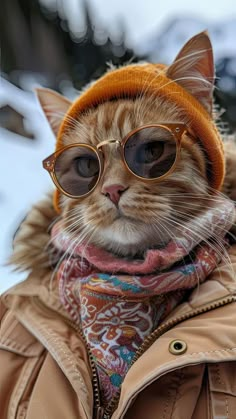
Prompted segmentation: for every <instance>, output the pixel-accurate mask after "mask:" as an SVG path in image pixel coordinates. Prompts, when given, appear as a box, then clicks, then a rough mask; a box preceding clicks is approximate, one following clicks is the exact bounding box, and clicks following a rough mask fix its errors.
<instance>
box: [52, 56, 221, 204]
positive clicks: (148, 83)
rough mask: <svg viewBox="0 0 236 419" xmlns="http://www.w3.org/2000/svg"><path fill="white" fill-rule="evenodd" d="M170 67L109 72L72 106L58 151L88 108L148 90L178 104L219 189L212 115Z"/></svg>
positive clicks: (218, 145) (218, 146)
mask: <svg viewBox="0 0 236 419" xmlns="http://www.w3.org/2000/svg"><path fill="white" fill-rule="evenodd" d="M167 68H168V67H166V66H164V65H162V64H141V65H140V64H132V65H129V66H126V67H122V68H119V69H116V70H113V71H110V72H108V73H106V74H105V75H104V76H102V77H101V78H100V79H98V80H97V81H96V82H95V83H94V84H92V86H90V87H89V88H88V89H87V90H86V91H85V92H84V93H82V94H81V96H80V97H79V98H78V99H76V100H75V101H74V102H73V103H72V105H71V107H70V108H69V110H68V112H67V114H66V117H65V118H64V119H63V121H62V124H61V126H60V130H59V133H58V137H57V143H56V150H59V149H60V148H61V147H62V146H63V142H62V139H63V134H64V133H65V132H66V131H67V130H69V129H70V128H71V127H70V120H71V118H75V119H78V117H79V115H80V114H81V113H83V112H84V111H86V110H87V109H89V108H92V107H96V106H97V105H99V104H101V103H103V102H106V101H109V100H111V99H113V100H114V99H116V98H117V99H118V98H134V97H137V96H138V95H139V94H141V93H142V92H143V91H144V90H145V94H146V95H152V97H153V96H155V95H156V96H157V97H158V98H162V99H164V100H165V101H167V102H169V103H171V104H173V103H174V104H176V105H177V106H178V108H179V109H182V110H183V111H184V112H185V113H186V115H187V116H188V119H189V121H190V123H189V126H190V127H191V130H192V131H193V132H194V134H195V135H196V137H197V138H198V139H199V141H200V143H201V144H202V146H203V149H204V150H205V152H206V155H207V159H208V163H209V164H210V170H209V173H208V176H209V184H210V186H211V187H212V188H214V189H218V190H219V189H220V188H221V185H222V183H223V180H224V172H225V167H224V152H223V144H222V139H221V137H220V135H219V132H218V131H217V128H216V126H215V124H214V121H213V120H212V118H211V115H210V114H208V112H207V111H206V110H205V108H204V107H203V106H202V105H201V104H200V102H198V100H197V99H195V98H194V97H193V96H192V95H191V94H190V93H188V92H187V91H186V90H185V89H184V88H183V87H181V86H180V85H179V84H177V83H176V82H174V81H173V80H171V79H169V78H168V77H167V75H166V70H167ZM68 115H69V116H70V117H71V118H68V117H67V116H68ZM59 198H60V192H59V191H56V192H55V196H54V206H55V208H56V210H57V211H60V209H59Z"/></svg>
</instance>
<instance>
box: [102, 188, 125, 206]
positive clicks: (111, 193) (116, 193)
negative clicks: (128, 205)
mask: <svg viewBox="0 0 236 419" xmlns="http://www.w3.org/2000/svg"><path fill="white" fill-rule="evenodd" d="M126 189H128V188H126V187H125V186H123V185H117V184H114V185H108V186H104V187H103V188H102V194H103V195H106V196H107V197H108V198H109V199H110V200H111V201H112V202H113V203H114V204H115V205H117V204H118V202H119V200H120V197H121V195H122V193H123V192H124V191H126Z"/></svg>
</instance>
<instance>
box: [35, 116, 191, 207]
mask: <svg viewBox="0 0 236 419" xmlns="http://www.w3.org/2000/svg"><path fill="white" fill-rule="evenodd" d="M144 128H163V129H166V130H167V131H169V132H171V134H172V135H173V137H174V139H175V141H176V156H175V161H174V163H173V164H172V166H171V167H170V169H169V170H168V171H167V172H166V173H165V174H164V175H162V176H159V177H157V178H151V179H149V178H144V177H142V176H139V175H137V174H136V173H134V172H133V171H132V170H131V169H130V167H129V166H128V163H127V162H126V159H125V153H124V150H125V144H126V143H127V141H128V140H129V138H130V137H131V136H132V135H134V134H136V133H137V132H139V131H141V130H143V129H144ZM186 132H188V128H187V126H186V124H184V123H181V122H179V123H165V124H163V123H162V124H149V125H142V126H141V127H138V128H135V129H133V130H132V131H130V132H129V133H128V134H127V135H126V136H125V137H124V138H123V139H122V140H121V141H120V140H104V141H101V142H100V143H99V144H98V145H97V146H92V145H89V144H85V143H75V144H70V145H67V146H65V147H62V148H61V149H60V150H57V151H56V152H54V153H52V154H50V156H48V157H47V158H45V159H44V160H43V162H42V164H43V168H44V169H45V170H47V171H48V173H49V174H50V176H51V179H52V181H53V183H54V184H55V186H56V187H57V188H58V189H59V190H60V191H61V192H62V193H63V194H64V195H66V196H68V197H69V198H74V199H80V198H83V197H85V196H88V195H89V194H91V192H92V191H93V190H94V189H95V188H96V187H97V185H98V183H99V181H100V179H101V176H102V174H103V168H104V165H103V159H102V158H101V155H100V153H101V148H102V147H103V146H105V145H107V144H117V145H119V146H120V147H121V148H122V160H123V163H124V165H125V167H126V169H127V170H128V171H129V172H130V173H131V174H132V175H133V176H135V177H136V178H138V179H140V180H142V181H143V182H147V183H150V182H159V181H162V180H163V179H164V178H166V177H167V176H168V175H170V174H171V173H172V172H173V171H174V169H175V166H176V163H177V161H178V158H179V154H180V149H181V141H182V138H183V134H184V133H186ZM73 147H84V148H87V149H89V150H92V151H93V152H94V153H95V154H96V156H97V158H98V162H99V175H98V179H97V182H96V183H95V185H94V186H93V188H92V189H91V190H90V191H89V192H87V193H85V194H83V195H79V196H78V195H72V194H69V193H68V192H66V191H65V190H64V189H63V188H62V187H61V185H60V184H59V182H58V180H57V177H56V174H55V163H56V160H57V158H58V156H60V154H61V153H63V151H65V150H67V149H69V148H73Z"/></svg>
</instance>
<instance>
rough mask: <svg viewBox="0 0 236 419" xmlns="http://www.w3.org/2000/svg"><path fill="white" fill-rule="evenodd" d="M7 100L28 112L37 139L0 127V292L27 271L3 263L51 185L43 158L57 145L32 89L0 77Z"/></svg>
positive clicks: (0, 96)
mask: <svg viewBox="0 0 236 419" xmlns="http://www.w3.org/2000/svg"><path fill="white" fill-rule="evenodd" d="M5 104H8V105H11V106H12V107H13V108H14V109H15V110H16V111H18V112H19V113H21V114H22V115H25V116H26V119H25V124H26V125H28V127H30V131H32V133H33V134H34V135H35V139H34V140H30V139H27V138H24V137H21V136H19V135H17V134H13V133H11V132H9V131H8V130H6V129H3V128H0V144H1V151H0V171H1V174H0V179H1V181H0V220H1V227H0V278H1V279H0V292H2V291H3V290H5V289H7V288H8V287H9V286H11V285H12V284H14V283H15V282H16V281H18V280H21V279H24V277H25V274H19V273H15V272H12V271H11V270H10V269H9V268H8V267H6V266H4V264H5V263H6V261H7V258H8V256H9V254H10V252H11V247H12V237H13V235H14V233H15V231H16V229H17V227H18V225H19V224H20V222H21V221H22V220H23V219H24V217H25V216H26V214H27V212H28V211H29V209H30V207H31V206H32V204H33V203H34V202H36V201H37V200H39V199H40V198H42V196H43V194H45V193H46V192H47V191H48V190H49V189H50V188H51V187H52V185H51V182H50V179H49V176H48V175H47V173H46V172H45V171H44V170H43V169H42V163H41V162H42V160H43V158H44V157H47V155H49V154H50V153H51V152H52V151H53V146H54V138H53V135H52V132H51V130H50V128H49V126H48V123H47V122H46V120H45V118H44V117H43V115H42V113H41V111H40V107H39V104H38V103H37V100H36V97H35V95H34V94H33V93H29V92H25V91H23V90H21V89H19V88H17V87H15V86H13V85H12V84H10V83H9V82H8V81H6V80H4V79H1V82H0V107H1V106H3V105H5Z"/></svg>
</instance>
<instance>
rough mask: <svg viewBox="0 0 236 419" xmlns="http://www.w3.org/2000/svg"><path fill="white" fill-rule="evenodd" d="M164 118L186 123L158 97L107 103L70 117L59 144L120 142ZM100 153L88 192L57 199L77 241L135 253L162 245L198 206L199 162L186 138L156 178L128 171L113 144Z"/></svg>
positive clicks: (201, 191)
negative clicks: (100, 165)
mask: <svg viewBox="0 0 236 419" xmlns="http://www.w3.org/2000/svg"><path fill="white" fill-rule="evenodd" d="M170 122H185V123H186V122H187V121H186V120H184V117H183V115H181V112H180V111H178V110H177V109H175V108H174V107H171V106H169V105H167V104H166V103H163V101H161V102H160V101H159V102H158V101H157V100H155V101H153V100H151V99H150V98H149V99H147V98H140V99H137V100H134V101H132V100H118V101H115V102H107V103H105V104H102V105H100V106H99V107H98V108H96V109H95V110H91V111H90V112H88V113H87V114H86V115H84V116H83V117H81V118H80V120H79V121H76V120H75V121H74V128H73V129H72V130H71V131H70V132H69V133H67V135H66V136H65V137H64V140H63V143H64V145H69V144H74V143H86V144H89V145H93V146H96V145H97V144H98V143H100V142H101V141H104V140H107V139H109V140H122V139H123V138H124V137H125V136H126V135H127V134H128V133H129V132H130V131H131V130H133V129H135V128H138V127H140V126H142V125H146V124H154V123H155V124H158V123H170ZM190 148H191V152H190ZM103 155H104V170H103V173H102V177H101V179H100V181H99V183H98V185H97V186H96V188H95V189H94V190H93V191H92V192H91V194H90V195H88V196H86V197H83V198H80V199H71V198H67V197H66V196H63V198H62V200H63V204H62V208H63V210H62V217H63V218H64V223H65V228H66V229H67V230H68V231H69V232H71V236H72V237H73V238H78V241H79V240H80V239H81V240H84V241H85V242H88V243H93V244H96V245H98V246H101V247H103V248H105V249H107V250H109V251H112V252H114V253H116V254H119V255H122V256H132V255H136V254H139V255H141V254H142V253H143V252H144V251H145V250H146V249H147V248H150V247H153V246H156V247H158V246H163V245H165V244H166V243H167V242H168V241H169V240H170V238H173V237H174V235H175V233H176V232H177V230H178V227H179V224H182V223H183V222H186V221H188V220H189V219H190V218H191V217H193V216H194V215H195V214H197V213H199V212H200V211H201V210H202V208H203V206H204V200H202V199H201V196H205V194H206V191H207V182H206V175H205V162H204V155H203V153H202V152H201V150H200V148H199V146H198V145H197V144H196V142H194V141H193V140H192V139H190V138H188V141H185V140H184V139H183V141H182V147H181V153H180V156H179V159H178V163H177V165H176V167H175V170H174V172H173V173H172V174H170V175H168V176H167V178H165V179H163V180H162V181H161V182H155V181H154V182H150V183H148V182H145V181H143V180H140V179H138V178H137V177H135V176H134V175H133V174H132V173H130V172H129V171H128V170H127V168H126V167H125V165H124V163H123V160H122V156H121V152H120V149H119V147H117V146H116V145H115V144H107V145H105V146H103ZM110 191H114V192H113V193H111V192H110ZM114 194H115V198H116V196H117V195H118V198H117V199H114ZM187 195H189V196H190V195H191V197H192V198H191V204H190V203H189V204H187V201H188V200H187Z"/></svg>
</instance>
